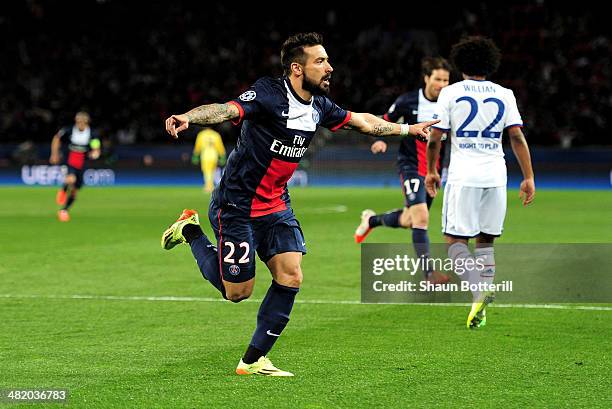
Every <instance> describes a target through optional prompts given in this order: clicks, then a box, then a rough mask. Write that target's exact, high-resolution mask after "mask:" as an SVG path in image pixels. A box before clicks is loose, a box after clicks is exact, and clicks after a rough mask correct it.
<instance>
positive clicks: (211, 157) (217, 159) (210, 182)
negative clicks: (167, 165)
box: [191, 128, 225, 193]
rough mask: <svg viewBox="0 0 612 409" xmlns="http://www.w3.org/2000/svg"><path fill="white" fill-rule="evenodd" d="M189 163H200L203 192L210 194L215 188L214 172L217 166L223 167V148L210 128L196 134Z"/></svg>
mask: <svg viewBox="0 0 612 409" xmlns="http://www.w3.org/2000/svg"><path fill="white" fill-rule="evenodd" d="M191 162H192V163H193V164H194V165H197V164H198V163H200V166H201V167H202V175H203V176H204V191H205V192H207V193H210V192H212V191H213V188H214V186H215V184H214V183H215V170H217V164H220V165H221V166H223V165H225V146H223V140H222V139H221V135H220V134H219V132H217V131H215V130H214V129H212V128H205V129H202V130H201V131H200V132H198V136H197V137H196V141H195V145H194V147H193V155H192V156H191Z"/></svg>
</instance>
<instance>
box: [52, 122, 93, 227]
mask: <svg viewBox="0 0 612 409" xmlns="http://www.w3.org/2000/svg"><path fill="white" fill-rule="evenodd" d="M89 122H90V118H89V114H88V113H87V112H83V111H81V112H77V114H76V115H75V117H74V125H73V126H67V127H65V128H62V129H60V130H59V131H58V132H57V133H56V134H55V135H54V136H53V140H52V142H51V157H50V158H49V162H50V163H51V164H52V165H58V164H59V163H60V161H61V154H60V148H61V145H62V139H64V140H66V139H67V140H68V141H69V145H68V159H67V161H66V164H67V165H68V173H67V174H66V178H65V179H64V185H63V186H62V188H61V189H60V190H59V191H58V192H57V194H56V196H55V201H56V203H57V204H58V205H60V206H61V209H60V210H59V211H58V212H57V217H58V219H59V220H60V221H62V222H68V221H70V214H69V213H68V209H70V206H72V205H73V204H74V201H75V200H76V196H77V193H78V191H79V189H80V188H81V187H82V186H83V172H84V171H85V162H86V159H87V156H89V158H91V159H94V160H95V159H98V158H99V157H100V138H99V136H98V134H97V132H96V131H94V130H92V129H91V127H90V126H89Z"/></svg>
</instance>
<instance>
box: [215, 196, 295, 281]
mask: <svg viewBox="0 0 612 409" xmlns="http://www.w3.org/2000/svg"><path fill="white" fill-rule="evenodd" d="M208 219H209V220H210V224H211V226H212V228H213V230H214V232H215V236H216V238H217V248H218V249H219V252H218V254H219V265H220V267H221V277H223V279H224V280H225V281H229V282H232V283H243V282H245V281H248V280H250V279H251V278H253V277H255V251H257V255H258V256H259V258H260V259H261V261H263V262H264V263H266V262H267V261H268V260H270V259H271V258H272V257H273V256H275V255H276V254H280V253H287V252H300V253H302V254H306V242H305V241H304V234H303V233H302V229H301V227H300V223H299V222H298V221H297V219H296V218H295V215H294V214H293V210H291V208H289V209H287V210H283V211H280V212H276V213H272V214H268V215H265V216H261V217H250V216H248V215H244V214H242V213H241V212H238V211H237V210H236V209H234V208H232V207H228V206H223V207H222V208H220V207H218V206H217V205H216V204H215V201H214V200H211V203H210V208H209V210H208Z"/></svg>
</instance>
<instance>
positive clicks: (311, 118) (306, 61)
mask: <svg viewBox="0 0 612 409" xmlns="http://www.w3.org/2000/svg"><path fill="white" fill-rule="evenodd" d="M322 44H323V42H322V37H321V35H320V34H318V33H300V34H296V35H294V36H291V37H289V38H288V39H287V40H286V41H285V43H284V44H283V46H282V49H281V64H282V66H283V70H284V76H283V77H282V78H277V79H273V78H269V77H264V78H261V79H259V80H257V81H256V82H255V83H254V84H253V85H252V86H251V88H250V89H248V90H247V91H245V92H244V93H243V94H241V95H240V96H239V97H238V98H236V99H234V100H232V101H229V102H228V103H225V104H210V105H203V106H200V107H197V108H195V109H192V110H191V111H189V112H187V113H185V114H182V115H172V116H171V117H169V118H168V119H166V130H167V132H168V133H170V134H171V135H173V136H174V137H177V134H178V133H179V132H181V131H183V130H185V129H187V127H188V126H189V125H190V124H198V125H209V124H214V123H220V122H223V121H228V120H229V121H233V123H234V124H239V123H241V122H242V129H241V134H240V138H239V140H238V144H237V146H236V149H234V150H233V151H232V153H231V154H230V155H229V158H228V161H227V165H226V167H225V171H224V172H223V176H222V177H221V182H220V184H219V186H218V187H217V188H216V189H215V190H214V192H213V194H212V198H211V203H210V208H209V212H208V218H209V221H210V223H211V225H212V228H213V230H214V232H215V236H216V239H217V246H214V245H213V244H212V243H211V242H210V240H209V239H208V238H207V237H206V236H205V235H204V233H203V232H202V230H201V228H200V226H199V219H198V214H197V213H196V212H195V211H194V210H188V209H185V210H184V211H183V213H182V214H181V216H180V217H179V219H178V220H177V221H176V222H175V223H174V224H172V225H171V226H170V227H169V228H168V229H167V230H166V231H165V232H164V234H163V236H162V247H163V248H165V249H171V248H173V247H174V246H176V245H177V244H181V243H185V242H187V243H189V245H190V247H191V251H192V253H193V256H194V257H195V259H196V261H197V264H198V267H199V269H200V272H201V273H202V275H203V276H204V277H205V278H206V279H207V280H208V281H210V283H211V284H212V285H213V286H214V287H216V288H217V290H219V292H220V293H221V294H222V296H223V297H224V298H226V299H228V300H230V301H233V302H239V301H241V300H244V299H246V298H248V297H249V296H250V295H251V293H252V291H253V285H254V284H255V251H257V254H258V256H259V258H260V259H261V260H262V261H263V262H264V263H266V265H267V267H268V269H269V270H270V272H271V274H272V284H271V286H270V288H269V289H268V292H267V294H266V296H265V297H264V300H263V301H262V303H261V306H260V308H259V313H258V314H257V327H256V329H255V333H254V334H253V337H252V339H251V342H250V344H249V346H248V348H247V350H246V352H245V354H244V356H243V357H242V359H241V360H240V362H239V364H238V367H237V368H236V373H237V374H239V375H250V374H259V375H268V376H292V375H293V374H292V373H290V372H287V371H283V370H280V369H278V368H276V367H275V366H274V365H273V364H272V363H271V362H270V360H269V359H268V358H267V354H268V352H269V351H270V349H271V348H272V346H273V345H274V343H275V342H276V340H277V339H278V338H279V337H280V335H281V333H282V331H283V329H284V328H285V326H286V325H287V323H288V322H289V315H290V313H291V309H292V307H293V303H294V300H295V296H296V295H297V293H298V291H299V288H300V285H301V283H302V269H301V267H300V264H301V260H302V255H303V254H305V253H306V242H305V239H304V236H303V234H302V229H301V227H300V224H299V222H298V221H297V220H296V218H295V216H294V214H293V211H292V209H291V203H290V198H289V192H288V190H287V181H288V180H289V178H290V177H291V175H292V174H293V172H294V171H295V169H296V168H297V166H298V163H299V161H300V159H301V158H302V157H303V156H304V153H305V152H306V149H307V148H308V145H309V144H310V142H311V140H312V138H313V136H314V134H315V131H316V130H317V127H319V126H323V127H326V128H328V129H330V130H332V131H335V130H337V129H340V128H342V127H345V126H348V127H351V128H353V129H356V130H358V131H360V132H362V133H365V134H370V135H374V136H387V135H408V134H411V135H415V136H416V135H420V136H422V137H427V135H428V134H429V131H428V128H429V126H431V125H432V124H434V123H437V121H429V122H424V123H420V124H416V125H408V124H402V125H400V124H395V123H389V122H386V121H384V120H383V119H381V118H377V117H376V116H374V115H372V114H366V113H355V112H350V111H347V110H344V109H342V108H340V107H339V106H337V105H336V104H335V103H334V102H332V101H331V100H330V99H329V98H328V97H327V94H328V92H329V89H330V82H331V78H332V72H333V68H332V66H331V65H330V62H329V57H328V55H327V53H326V51H325V48H324V47H323V45H322Z"/></svg>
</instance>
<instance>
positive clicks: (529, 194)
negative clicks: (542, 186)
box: [519, 178, 535, 206]
mask: <svg viewBox="0 0 612 409" xmlns="http://www.w3.org/2000/svg"><path fill="white" fill-rule="evenodd" d="M519 197H520V198H521V200H522V201H523V206H527V205H528V204H529V203H531V202H533V199H534V198H535V182H534V180H533V178H531V179H525V180H523V181H522V182H521V187H520V188H519Z"/></svg>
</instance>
